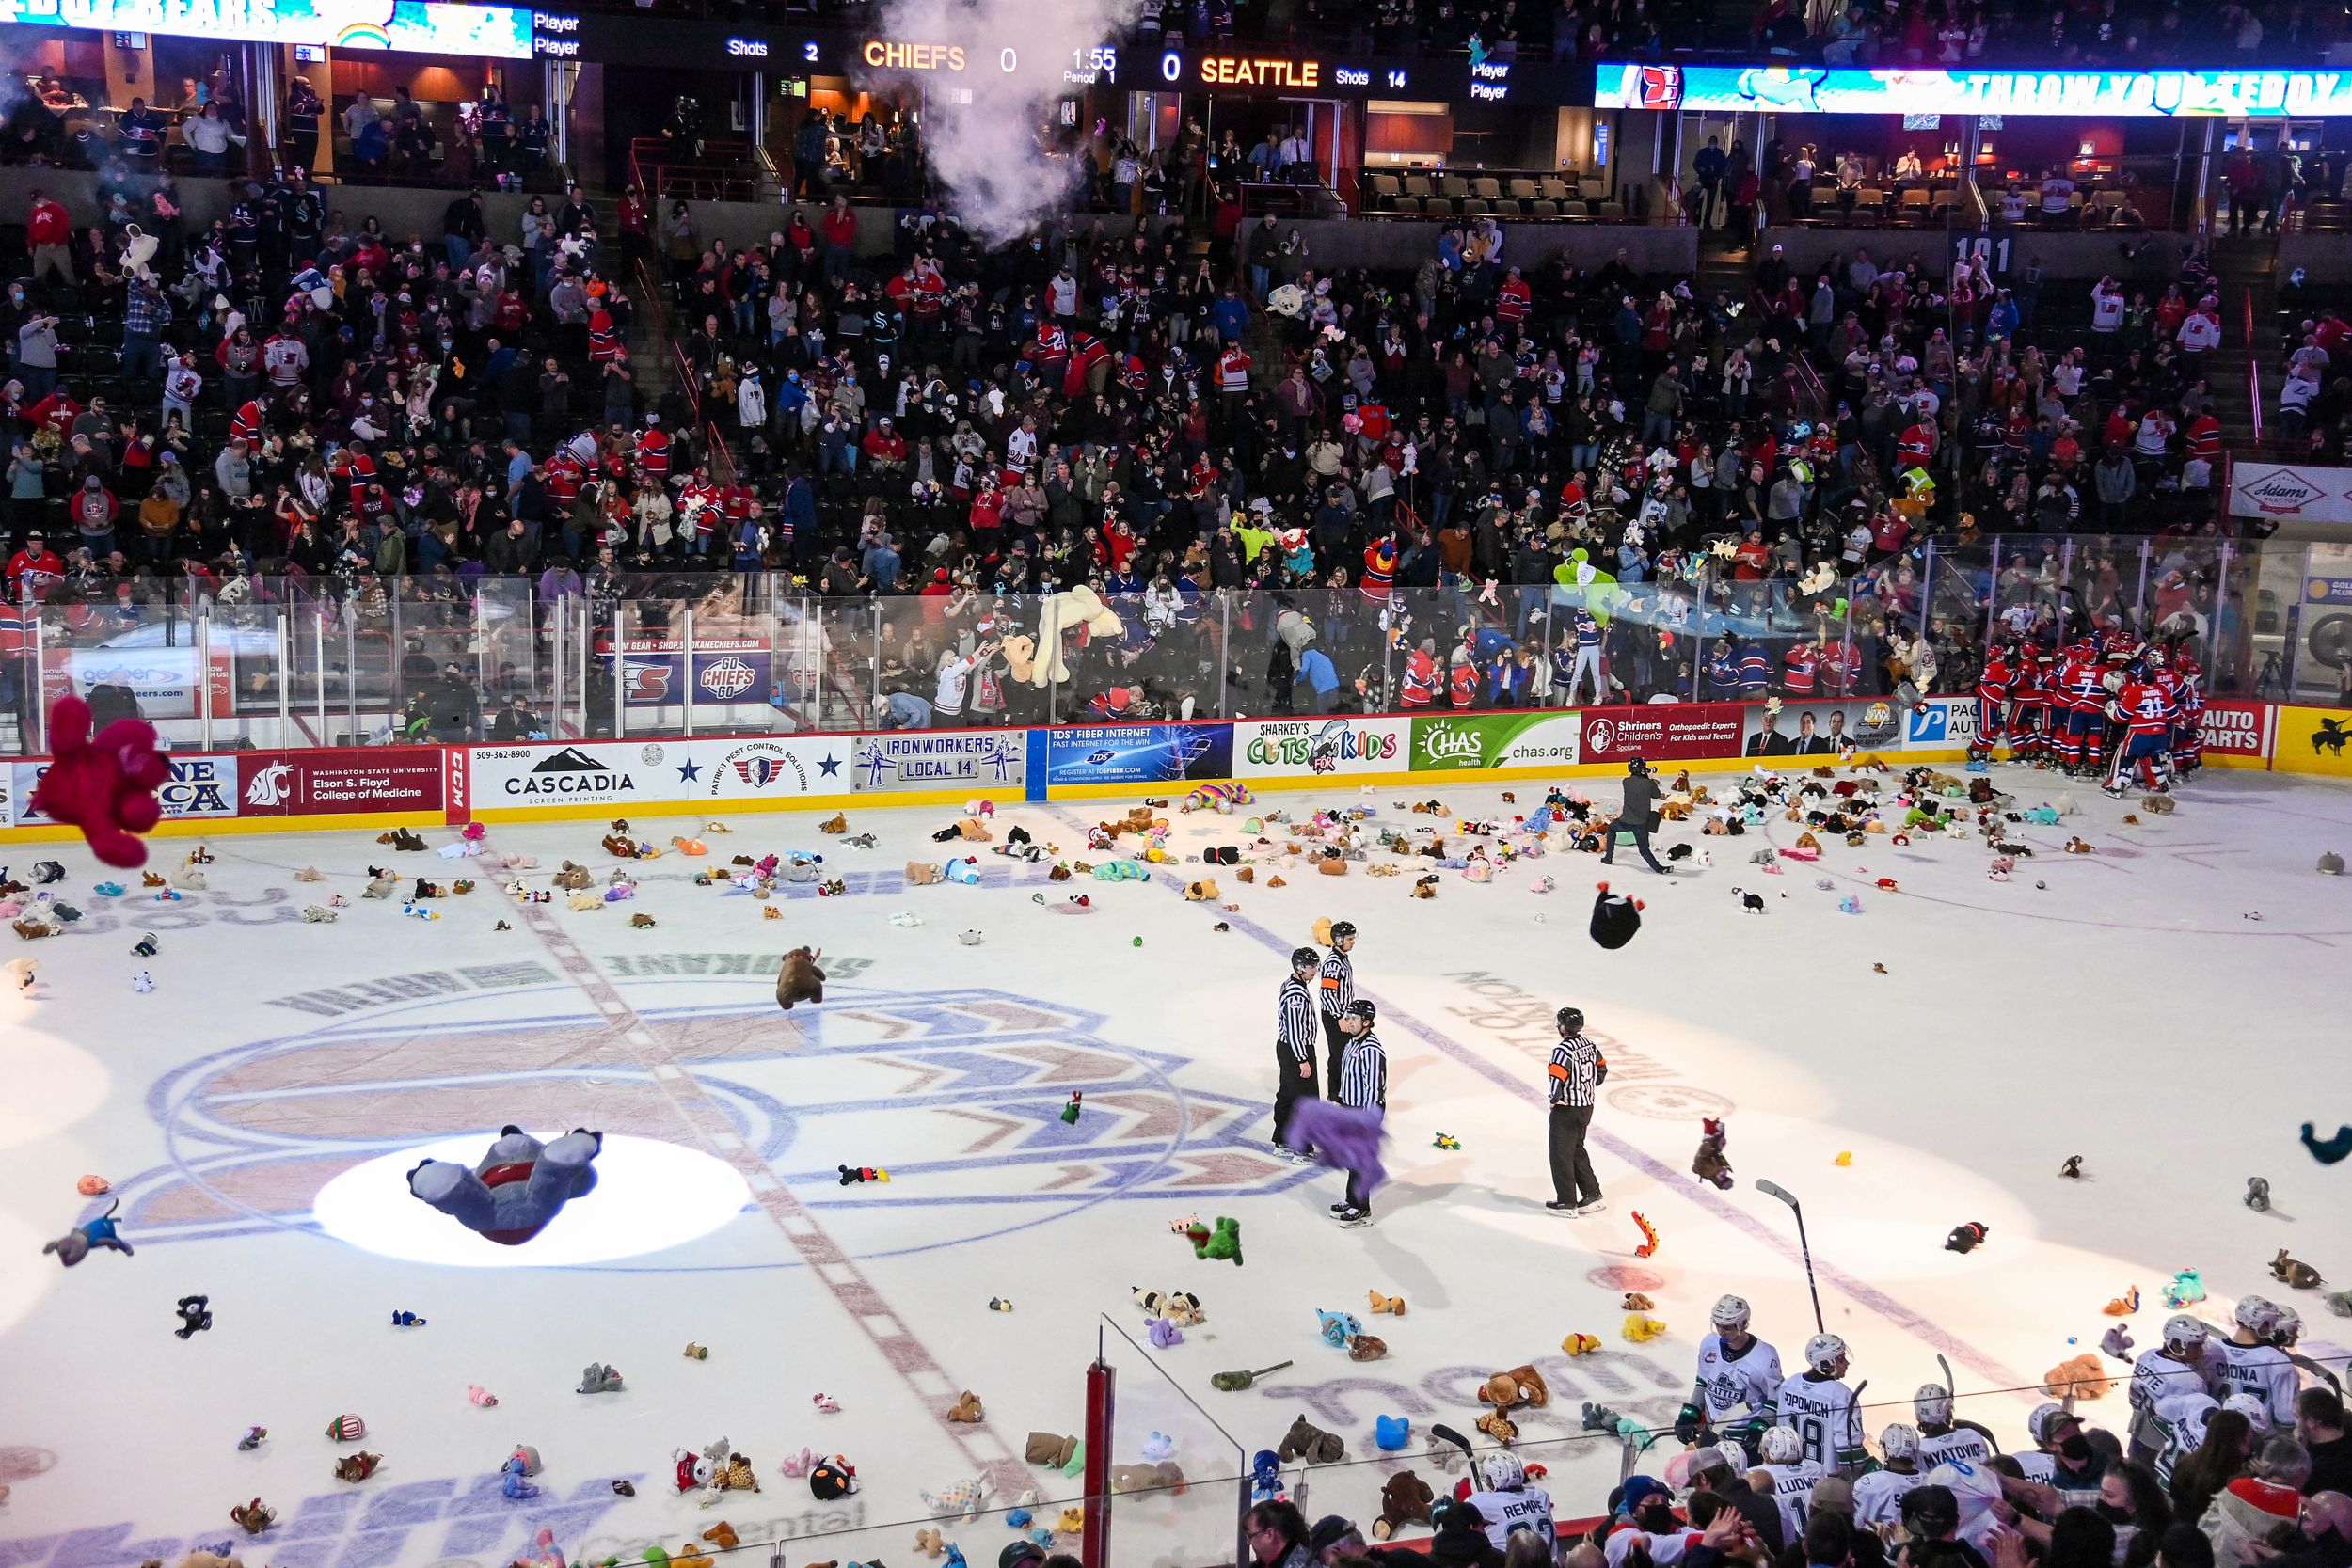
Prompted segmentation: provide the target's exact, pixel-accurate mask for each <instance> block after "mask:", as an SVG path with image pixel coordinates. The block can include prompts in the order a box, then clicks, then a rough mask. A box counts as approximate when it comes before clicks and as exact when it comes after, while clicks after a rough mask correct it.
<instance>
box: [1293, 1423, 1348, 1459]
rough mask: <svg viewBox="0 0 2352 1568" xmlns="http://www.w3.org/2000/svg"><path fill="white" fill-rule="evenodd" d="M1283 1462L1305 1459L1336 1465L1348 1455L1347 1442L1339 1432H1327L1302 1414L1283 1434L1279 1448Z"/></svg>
mask: <svg viewBox="0 0 2352 1568" xmlns="http://www.w3.org/2000/svg"><path fill="white" fill-rule="evenodd" d="M1279 1452H1280V1454H1281V1458H1282V1463H1284V1464H1285V1465H1287V1464H1289V1463H1290V1462H1291V1461H1292V1460H1294V1459H1303V1460H1305V1461H1307V1463H1308V1464H1310V1465H1336V1464H1338V1463H1339V1462H1340V1461H1341V1460H1343V1459H1344V1458H1346V1457H1347V1443H1346V1441H1345V1440H1344V1439H1343V1438H1342V1437H1341V1436H1340V1435H1339V1434H1338V1433H1332V1432H1326V1431H1324V1430H1323V1429H1322V1428H1321V1427H1319V1426H1316V1425H1315V1424H1314V1423H1313V1422H1311V1421H1310V1420H1308V1419H1307V1418H1306V1417H1305V1416H1303V1415H1302V1416H1300V1417H1299V1418H1298V1419H1296V1420H1295V1421H1293V1422H1292V1423H1291V1429H1290V1431H1289V1432H1287V1433H1283V1435H1282V1447H1281V1449H1279Z"/></svg>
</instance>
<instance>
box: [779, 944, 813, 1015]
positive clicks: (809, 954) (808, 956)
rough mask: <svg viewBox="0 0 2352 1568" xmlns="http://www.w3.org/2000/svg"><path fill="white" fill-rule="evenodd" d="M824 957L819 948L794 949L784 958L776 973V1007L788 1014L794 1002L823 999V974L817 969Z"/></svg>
mask: <svg viewBox="0 0 2352 1568" xmlns="http://www.w3.org/2000/svg"><path fill="white" fill-rule="evenodd" d="M824 956H825V951H824V949H823V948H821V947H795V948H794V949H792V951H791V952H789V953H787V954H786V955H785V956H784V967H783V968H782V969H780V970H778V971H777V972H776V1006H779V1007H782V1008H783V1009H784V1010H785V1011H786V1012H787V1013H788V1012H790V1011H791V1010H792V1005H793V1004H794V1003H795V1002H822V1001H823V1000H824V999H825V972H824V971H823V970H821V969H819V968H818V967H817V960H818V959H819V958H823V957H824Z"/></svg>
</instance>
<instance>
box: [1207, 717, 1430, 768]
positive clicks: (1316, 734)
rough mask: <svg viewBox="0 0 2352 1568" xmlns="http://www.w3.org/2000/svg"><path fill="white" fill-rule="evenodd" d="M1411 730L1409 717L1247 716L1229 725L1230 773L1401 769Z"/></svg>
mask: <svg viewBox="0 0 2352 1568" xmlns="http://www.w3.org/2000/svg"><path fill="white" fill-rule="evenodd" d="M1412 733H1413V721H1411V720H1409V719H1389V718H1382V717H1378V716H1376V715H1369V714H1366V715H1350V716H1345V717H1342V716H1336V715H1335V716H1333V717H1330V718H1326V719H1264V720H1257V721H1244V722H1242V723H1238V724H1235V725H1234V726H1233V777H1235V778H1237V779H1289V778H1298V777H1301V776H1304V775H1312V774H1327V773H1328V774H1339V773H1402V772H1404V771H1405V770H1406V768H1408V767H1410V766H1411V762H1410V759H1409V752H1410V750H1411V740H1412Z"/></svg>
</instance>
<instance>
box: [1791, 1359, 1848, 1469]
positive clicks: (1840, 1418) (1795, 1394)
mask: <svg viewBox="0 0 2352 1568" xmlns="http://www.w3.org/2000/svg"><path fill="white" fill-rule="evenodd" d="M1848 1365H1849V1362H1848V1360H1847V1356H1846V1341H1845V1340H1843V1339H1841V1338H1838V1337H1837V1336H1836V1335H1835V1334H1816V1335H1815V1336H1814V1337H1813V1338H1810V1339H1807V1340H1806V1341H1805V1342H1804V1371H1801V1372H1799V1373H1798V1374H1797V1375H1796V1376H1794V1377H1792V1378H1790V1379H1788V1381H1787V1382H1785V1383H1783V1384H1782V1385H1781V1386H1780V1400H1779V1407H1780V1419H1781V1424H1783V1425H1784V1426H1789V1427H1793V1428H1795V1429H1796V1433H1797V1436H1798V1437H1799V1438H1800V1439H1801V1440H1802V1441H1803V1443H1804V1456H1805V1458H1807V1459H1810V1460H1812V1461H1813V1462H1814V1463H1815V1464H1816V1465H1820V1466H1821V1467H1822V1468H1824V1469H1827V1470H1836V1471H1839V1472H1844V1471H1848V1470H1851V1469H1853V1468H1855V1467H1856V1466H1858V1465H1861V1464H1862V1462H1863V1461H1864V1460H1865V1459H1866V1458H1867V1451H1866V1450H1865V1449H1864V1448H1863V1446H1862V1416H1861V1412H1860V1411H1859V1410H1857V1409H1856V1408H1855V1404H1854V1393H1853V1390H1852V1389H1851V1388H1849V1387H1847V1386H1846V1384H1845V1376H1846V1370H1847V1368H1848Z"/></svg>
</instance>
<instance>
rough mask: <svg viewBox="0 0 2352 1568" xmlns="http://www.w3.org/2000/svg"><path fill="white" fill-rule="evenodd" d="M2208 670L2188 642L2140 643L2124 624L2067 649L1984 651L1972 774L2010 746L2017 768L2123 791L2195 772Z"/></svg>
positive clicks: (1972, 741)
mask: <svg viewBox="0 0 2352 1568" xmlns="http://www.w3.org/2000/svg"><path fill="white" fill-rule="evenodd" d="M2204 714H2205V694H2204V672H2203V671H2202V670H2201V668H2199V666H2198V663H2197V656H2196V654H2195V653H2194V652H2192V651H2191V650H2190V648H2189V645H2188V644H2187V643H2186V642H2185V641H2184V642H2182V643H2181V644H2179V645H2178V646H2176V647H2168V646H2167V645H2166V644H2164V643H2163V642H2157V641H2151V642H2142V641H2140V640H2139V639H2138V638H2137V637H2135V636H2133V635H2132V634H2131V633H2130V632H2128V631H2125V630H2124V629H2123V628H2122V626H2110V627H2108V628H2106V630H2104V631H2102V632H2100V633H2099V634H2098V635H2097V636H2096V637H2085V638H2083V639H2081V640H2079V641H2075V642H2073V643H2070V644H2068V645H2067V646H2066V647H2064V648H2058V649H2051V648H2038V649H2037V648H2029V647H2021V648H2002V647H1998V646H1995V647H1992V648H1988V649H1987V650H1986V652H1985V657H1984V669H1983V671H1982V673H1979V675H1978V676H1977V733H1976V735H1975V736H1974V737H1973V738H1971V739H1970V741H1969V743H1968V769H1969V771H1970V772H1973V773H1981V772H1983V771H1984V770H1985V768H1986V766H1987V764H1988V763H1989V762H1990V761H1991V759H1992V755H1993V750H1994V747H1996V746H2000V745H2004V744H2006V745H2007V746H2008V747H2009V749H2010V761H2012V762H2020V763H2026V762H2030V763H2033V764H2035V765H2036V766H2038V767H2045V768H2061V769H2063V770H2064V771H2065V772H2067V773H2069V774H2071V775H2073V776H2074V777H2077V778H2099V779H2104V780H2105V781H2106V783H2105V785H2104V788H2105V789H2106V793H2107V794H2109V795H2113V796H2121V795H2122V794H2123V793H2124V788H2125V779H2126V777H2127V776H2128V775H2131V774H2134V773H2135V772H2136V773H2137V777H2138V779H2139V783H2140V784H2141V785H2142V786H2144V787H2145V788H2148V789H2152V790H2162V789H2163V788H2165V784H2166V781H2167V779H2169V778H2170V777H2172V776H2173V775H2176V774H2187V773H2192V772H2195V771H2196V770H2197V768H2199V767H2200V766H2201V764H2202V763H2203V761H2204V741H2203V731H2202V725H2203V721H2204Z"/></svg>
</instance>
